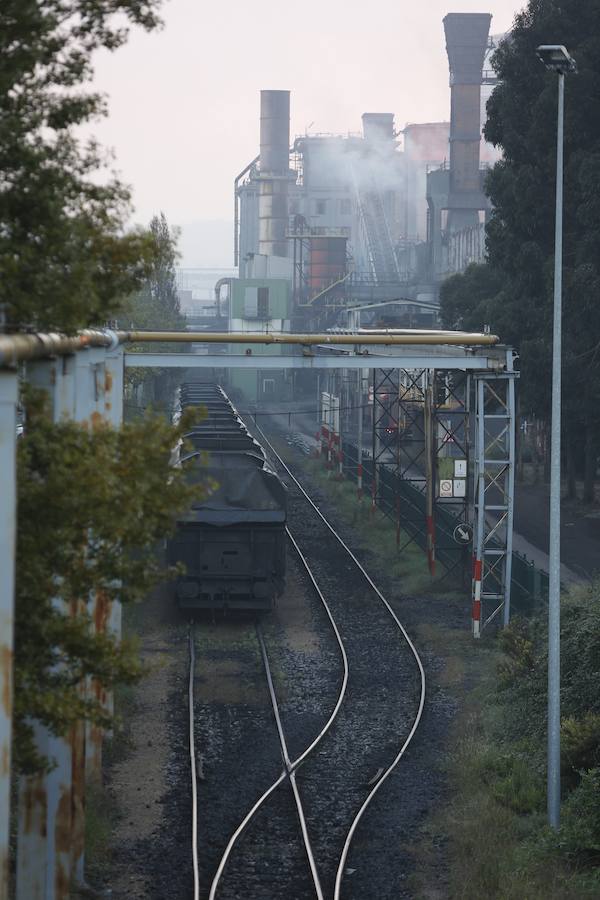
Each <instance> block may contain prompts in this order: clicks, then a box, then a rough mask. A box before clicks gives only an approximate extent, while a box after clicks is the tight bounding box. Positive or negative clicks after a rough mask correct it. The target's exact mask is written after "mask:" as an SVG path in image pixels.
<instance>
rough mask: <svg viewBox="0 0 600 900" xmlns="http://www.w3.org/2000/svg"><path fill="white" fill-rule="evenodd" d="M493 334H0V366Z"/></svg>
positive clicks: (472, 341) (490, 341)
mask: <svg viewBox="0 0 600 900" xmlns="http://www.w3.org/2000/svg"><path fill="white" fill-rule="evenodd" d="M499 340H500V339H499V338H498V337H497V336H496V335H495V334H476V333H474V334H471V333H469V332H466V331H417V330H414V329H406V330H405V331H394V332H393V333H390V332H379V333H377V332H369V333H368V334H365V333H364V332H361V333H359V334H289V333H285V332H279V333H272V332H271V333H268V334H264V333H258V334H256V333H249V334H244V333H242V332H226V331H225V332H192V331H117V332H114V331H109V330H100V329H94V328H87V329H85V330H84V331H80V332H79V333H78V334H76V335H72V336H69V335H64V334H56V333H37V334H0V367H1V366H13V365H15V364H16V363H17V362H19V361H20V360H25V359H42V358H44V357H45V358H47V357H50V356H65V355H67V354H69V353H76V352H77V351H78V350H83V349H85V348H86V347H110V346H117V344H135V343H140V342H143V341H147V342H148V343H159V342H164V343H177V344H192V343H199V342H201V343H204V344H300V345H303V346H315V345H317V344H321V345H323V344H327V345H329V346H339V345H342V346H348V345H350V346H356V345H377V346H390V345H392V346H393V345H399V344H400V345H402V344H403V345H409V344H417V345H418V344H421V345H425V344H427V345H438V346H442V345H444V344H446V345H448V344H450V345H454V346H461V347H465V346H466V347H483V346H488V347H489V346H493V345H494V344H497V343H498V342H499Z"/></svg>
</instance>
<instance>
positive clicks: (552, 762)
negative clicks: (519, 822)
mask: <svg viewBox="0 0 600 900" xmlns="http://www.w3.org/2000/svg"><path fill="white" fill-rule="evenodd" d="M537 55H538V57H539V58H540V59H541V61H542V62H543V63H544V65H545V66H546V68H547V69H549V70H550V71H552V72H556V73H557V74H558V123H557V135H556V222H555V233H554V314H553V328H552V427H551V448H550V547H549V556H550V584H549V589H548V773H547V777H548V824H549V825H550V826H551V827H552V828H559V826H560V431H561V409H560V404H561V365H562V348H561V344H562V244H563V146H564V112H565V74H566V73H567V72H576V71H577V66H576V63H575V60H574V59H573V58H572V57H571V56H569V54H568V52H567V50H566V48H565V47H563V46H562V45H559V44H551V45H543V46H541V47H538V48H537Z"/></svg>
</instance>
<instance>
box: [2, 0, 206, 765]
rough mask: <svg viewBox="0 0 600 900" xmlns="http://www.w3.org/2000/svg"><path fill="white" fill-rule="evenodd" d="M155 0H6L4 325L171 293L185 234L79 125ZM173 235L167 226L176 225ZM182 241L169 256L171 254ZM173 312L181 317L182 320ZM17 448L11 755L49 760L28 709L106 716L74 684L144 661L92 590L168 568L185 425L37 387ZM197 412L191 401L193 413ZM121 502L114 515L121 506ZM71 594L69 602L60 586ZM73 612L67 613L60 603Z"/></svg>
mask: <svg viewBox="0 0 600 900" xmlns="http://www.w3.org/2000/svg"><path fill="white" fill-rule="evenodd" d="M159 5H160V0H4V2H3V4H2V27H1V28H0V49H1V53H0V327H1V326H2V324H3V322H2V319H3V316H2V313H3V314H4V318H6V319H7V323H6V324H7V325H8V328H10V329H13V330H17V329H19V328H21V329H22V328H23V327H24V326H33V327H36V328H39V329H52V330H62V331H67V332H70V331H74V330H76V329H77V328H80V327H83V326H87V325H91V324H98V323H99V322H102V321H103V320H105V319H106V318H108V317H109V316H111V315H113V314H114V312H115V311H116V310H117V309H118V308H119V306H120V305H121V303H122V298H123V297H126V296H129V295H130V294H131V293H132V292H134V291H136V290H138V289H140V288H141V286H142V285H143V284H144V280H145V279H146V278H147V277H148V276H149V274H150V273H152V272H153V271H155V272H159V273H162V274H160V276H157V277H158V282H160V292H159V293H160V294H161V296H162V297H163V299H164V298H167V297H168V298H170V299H169V301H168V302H169V303H171V307H172V308H171V315H172V317H176V315H177V312H178V310H177V308H176V305H175V299H176V295H175V294H174V292H173V287H174V285H173V277H172V276H173V260H174V256H173V252H174V245H173V243H172V241H171V238H170V236H169V239H168V240H167V237H166V235H165V229H166V223H165V222H164V219H163V220H157V222H156V223H153V225H155V227H154V228H152V229H151V230H150V232H145V231H134V232H129V233H125V232H124V222H125V220H126V217H127V215H128V211H129V193H128V190H127V189H126V188H125V187H124V186H123V185H122V184H120V182H119V181H118V180H117V179H115V178H112V179H109V180H108V181H107V182H106V183H104V184H100V183H99V178H98V169H99V167H100V166H101V164H102V162H103V157H102V153H101V151H100V148H99V147H98V145H97V144H96V143H95V142H94V141H91V142H89V143H88V144H86V145H84V144H83V143H82V142H81V141H80V140H79V139H78V138H77V137H76V133H75V128H76V127H77V126H79V125H80V124H82V123H84V122H87V121H89V120H90V119H92V118H93V117H95V116H98V115H101V114H102V113H103V111H104V101H103V99H102V98H101V97H99V96H98V95H97V94H93V93H89V92H87V93H86V92H85V91H84V90H83V88H82V86H83V85H84V84H85V82H87V81H89V79H90V76H91V73H92V69H91V55H92V53H93V51H94V50H96V49H98V48H100V47H104V48H107V49H110V50H114V49H116V48H117V47H119V46H120V45H121V44H122V43H123V42H124V41H125V39H126V37H127V27H128V25H129V24H136V25H140V26H141V27H143V28H145V29H152V28H155V27H156V26H157V25H158V24H159V21H158V18H157V14H156V11H157V9H158V6H159ZM166 231H167V233H168V229H166ZM169 254H171V255H169ZM170 321H175V318H172V319H171V320H170ZM24 407H25V410H26V417H25V431H24V434H23V436H22V438H21V439H20V441H19V450H18V457H19V458H18V523H17V525H18V528H17V573H16V575H17V577H16V603H15V618H16V629H15V666H14V674H15V699H14V717H15V728H14V734H15V761H16V764H17V766H18V768H20V770H21V771H24V772H32V771H36V770H39V769H40V767H43V766H44V765H46V763H47V761H46V760H43V759H40V757H39V756H38V754H37V752H36V748H35V745H34V742H33V734H32V726H31V722H32V721H33V720H38V721H40V722H42V723H44V724H45V725H46V726H47V727H48V728H49V729H50V730H51V731H52V732H54V733H56V734H65V733H66V732H67V731H68V729H69V727H70V726H71V725H72V724H73V723H74V722H75V721H78V720H80V719H82V718H86V719H92V720H95V721H97V722H100V723H106V722H107V716H106V712H105V710H103V709H102V708H101V706H100V705H99V704H98V703H97V702H95V701H94V700H93V699H91V700H90V699H89V698H88V699H85V698H83V697H82V694H81V692H80V691H79V685H80V683H81V682H82V680H83V679H84V678H86V677H87V676H90V677H92V678H94V679H96V680H97V682H98V683H100V684H101V685H103V686H104V687H107V688H109V687H111V686H112V685H113V684H114V683H115V682H117V681H129V680H131V679H133V678H135V677H137V675H138V674H139V663H138V662H137V660H136V659H135V657H134V656H133V655H132V653H131V648H130V647H128V645H127V644H118V643H117V642H116V641H115V640H114V638H113V637H111V635H109V634H103V633H101V632H99V631H96V630H95V629H94V628H93V623H92V622H91V621H90V617H89V615H88V612H87V599H88V598H89V596H90V595H91V594H92V593H94V592H95V593H96V594H97V596H102V597H103V598H105V599H113V598H115V597H118V598H119V599H120V600H122V601H128V600H135V599H138V598H140V597H142V596H143V595H144V593H145V592H146V591H147V590H148V588H149V587H150V586H151V585H152V584H154V583H155V582H156V581H157V580H158V578H159V575H162V574H164V573H162V572H160V571H159V566H158V564H157V561H156V558H155V545H156V542H157V540H159V539H162V538H163V537H164V536H165V534H166V533H167V531H168V529H169V527H170V526H171V525H172V524H173V521H174V518H175V515H176V513H177V512H178V511H179V510H182V509H185V508H186V507H187V506H188V505H189V503H190V501H191V499H192V497H201V496H203V494H204V492H205V490H206V485H203V484H200V485H197V486H196V487H194V488H193V489H192V488H190V487H188V486H187V485H186V483H185V478H184V473H183V471H182V470H181V469H173V468H172V467H171V466H170V464H169V462H170V455H171V450H172V447H173V446H174V444H175V443H176V442H177V441H178V440H179V439H180V437H181V436H182V434H183V433H184V432H185V431H186V430H187V429H188V428H189V419H187V421H186V418H187V417H185V416H184V417H183V419H182V420H181V421H180V422H179V424H178V426H177V427H171V426H170V425H169V424H168V423H167V422H166V421H165V420H164V419H158V418H147V419H145V420H142V421H139V422H136V423H133V424H131V425H126V426H124V427H123V428H122V429H120V430H118V431H117V430H114V429H112V428H110V427H108V426H102V425H101V426H98V427H95V428H92V429H89V430H88V429H86V428H85V427H84V426H82V425H79V424H75V423H72V422H61V423H59V424H53V423H52V422H51V421H50V420H49V419H48V417H47V416H46V415H45V411H44V407H43V403H42V401H41V400H40V399H39V397H37V396H34V395H31V394H29V393H27V394H26V395H25V397H24ZM188 415H189V414H188ZM115 510H118V515H116V514H115ZM57 597H60V601H58V600H57V599H56V598H57ZM66 609H69V611H70V612H75V614H74V615H66V612H65V610H66Z"/></svg>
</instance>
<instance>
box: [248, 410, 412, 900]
mask: <svg viewBox="0 0 600 900" xmlns="http://www.w3.org/2000/svg"><path fill="white" fill-rule="evenodd" d="M256 429H257V431H259V432H260V435H261V438H262V441H263V442H264V445H266V446H267V447H268V448H269V451H270V453H271V454H272V455H273V457H274V458H275V459H276V460H277V463H278V464H279V465H280V466H281V468H283V469H284V471H285V472H286V474H287V475H288V477H289V478H290V479H291V480H292V481H293V482H294V484H295V486H296V487H297V488H298V490H299V491H300V492H301V494H302V495H303V497H304V498H305V499H306V500H307V501H308V503H309V504H310V506H311V507H312V509H313V510H314V511H315V512H316V513H317V515H318V516H319V518H320V519H321V520H322V522H323V523H324V525H325V526H326V527H327V529H328V530H329V531H330V532H331V534H332V535H333V537H334V538H335V539H336V540H337V541H338V542H339V544H340V545H341V546H342V547H343V549H344V550H345V551H346V553H347V554H348V556H349V557H350V558H351V560H352V562H353V563H354V564H355V566H356V567H357V568H358V570H359V571H360V573H361V574H362V576H363V577H364V578H365V580H366V581H367V583H368V584H369V586H370V587H371V588H372V589H373V591H374V592H375V594H376V596H377V597H378V598H379V600H380V601H381V603H382V604H383V606H384V607H385V609H386V610H387V612H388V613H389V615H390V616H391V618H392V620H393V621H394V623H395V625H396V626H397V628H398V629H399V631H400V633H401V635H402V637H403V638H404V640H405V641H406V643H407V644H408V647H409V649H410V652H411V654H412V655H413V657H414V659H415V661H416V664H417V667H418V671H419V679H420V691H419V701H418V707H417V711H416V715H415V717H414V721H413V723H412V726H411V728H410V731H409V733H408V735H407V737H406V738H405V740H404V741H403V742H402V744H401V745H400V747H399V749H398V752H397V753H396V755H395V757H394V759H393V760H392V762H391V763H390V765H389V766H387V768H385V769H384V771H383V772H382V773H381V775H380V776H379V778H378V779H377V780H376V783H375V784H374V786H373V787H372V789H371V790H370V791H369V793H368V795H367V796H366V798H365V799H364V801H363V803H362V805H361V806H360V808H359V810H358V812H357V813H356V815H355V817H354V819H353V821H352V823H351V826H350V828H349V830H348V834H347V836H346V840H345V842H344V847H343V850H342V854H341V856H340V860H339V863H338V867H337V872H336V878H335V888H334V900H339V898H340V896H341V889H342V880H343V877H344V872H345V868H346V862H347V859H348V853H349V851H350V846H351V844H352V840H353V838H354V835H355V833H356V829H357V827H358V825H359V823H360V821H361V819H362V817H363V815H364V813H365V812H366V810H367V809H368V807H369V806H370V805H371V803H372V801H373V799H374V798H375V796H376V794H377V793H378V791H379V790H380V788H381V787H382V785H383V784H384V783H385V782H386V781H387V779H388V778H389V776H390V775H391V774H392V772H393V771H394V770H395V769H396V767H397V766H398V764H399V763H400V760H401V759H402V757H403V756H404V754H405V753H406V750H407V749H408V747H409V745H410V743H411V741H412V739H413V737H414V736H415V733H416V731H417V729H418V727H419V724H420V721H421V718H422V715H423V709H424V706H425V670H424V668H423V663H422V661H421V658H420V656H419V654H418V651H417V649H416V647H415V645H414V643H413V642H412V640H411V638H410V636H409V635H408V632H407V631H406V629H405V628H404V626H403V625H402V623H401V622H400V620H399V618H398V616H397V615H396V613H395V612H394V610H393V608H392V606H391V605H390V603H389V602H388V600H387V599H386V598H385V597H384V595H383V594H382V592H381V591H380V589H379V588H378V587H377V585H376V584H375V582H374V581H373V579H372V578H371V576H370V575H369V573H368V572H367V571H366V569H365V568H364V566H363V565H362V564H361V563H360V561H359V560H358V559H357V557H356V556H355V554H354V553H353V552H352V550H351V549H350V548H349V547H348V545H347V544H346V543H345V541H344V540H343V538H342V537H341V536H340V535H339V534H338V532H337V531H336V530H335V528H334V527H333V526H332V525H331V523H330V522H329V520H328V519H327V518H326V517H325V516H324V515H323V513H322V512H321V510H320V509H319V507H318V506H317V504H316V503H315V502H314V501H313V499H312V498H311V497H310V496H309V494H308V493H307V491H306V490H305V489H304V487H303V486H302V484H301V483H300V481H299V480H298V479H297V478H296V476H295V475H294V473H293V472H292V471H291V469H290V468H289V466H288V465H287V464H286V463H285V461H284V460H283V459H282V457H281V456H280V454H279V453H277V451H276V450H275V448H274V447H273V445H272V443H271V442H270V441H269V439H268V438H267V436H266V434H265V433H264V431H263V430H262V429H261V428H260V426H258V425H257V426H256Z"/></svg>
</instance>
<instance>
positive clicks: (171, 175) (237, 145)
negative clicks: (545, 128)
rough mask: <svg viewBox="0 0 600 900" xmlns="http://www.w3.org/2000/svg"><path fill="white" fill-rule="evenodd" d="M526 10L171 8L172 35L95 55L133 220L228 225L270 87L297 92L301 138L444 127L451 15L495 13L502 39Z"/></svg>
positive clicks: (384, 2)
mask: <svg viewBox="0 0 600 900" xmlns="http://www.w3.org/2000/svg"><path fill="white" fill-rule="evenodd" d="M523 5H524V0H523V2H516V3H515V2H514V0H487V2H483V3H481V2H476V0H460V2H458V3H456V4H453V3H449V2H448V0H446V2H440V0H412V2H406V0H404V2H403V0H370V2H365V0H360V2H359V0H303V2H301V3H295V4H294V3H282V2H281V0H260V2H258V3H256V4H246V3H241V2H240V0H237V2H235V0H213V2H208V0H169V2H166V3H165V5H164V8H163V18H164V20H165V27H164V28H163V29H162V30H161V31H159V32H157V33H154V34H150V35H147V34H145V33H144V32H141V31H133V32H132V34H131V38H130V41H129V43H128V44H127V46H125V47H124V48H122V49H120V50H118V51H117V52H116V53H113V54H109V53H104V52H103V53H101V54H99V55H98V57H97V60H96V73H97V77H96V86H97V88H98V89H100V90H102V91H104V92H106V93H107V94H108V97H109V108H110V115H109V118H108V119H107V120H106V121H103V122H100V123H98V124H95V125H94V127H93V129H92V130H93V132H94V134H96V135H97V136H98V137H99V138H100V140H101V142H102V143H103V144H104V145H106V146H110V147H112V148H113V149H114V151H115V153H116V167H117V169H118V170H119V171H120V173H121V175H122V177H123V178H124V180H125V181H126V182H128V183H129V184H131V185H132V186H133V191H134V201H135V205H136V215H135V219H136V221H140V222H146V221H148V220H149V218H150V217H151V216H152V215H153V213H155V212H156V211H158V210H161V209H162V210H164V212H165V213H166V215H167V218H168V220H169V221H170V222H171V223H173V224H175V223H177V224H185V223H189V222H193V221H198V220H207V219H210V220H214V219H231V218H232V184H233V179H234V177H235V175H236V174H237V173H238V172H239V171H240V170H241V169H243V168H244V166H245V165H246V164H247V163H248V162H249V161H250V160H251V159H252V158H253V157H254V156H255V155H256V154H257V153H258V133H259V91H260V90H261V88H271V89H273V88H274V89H281V90H290V91H291V92H292V96H291V116H292V129H291V130H292V137H293V136H294V135H295V134H300V133H304V132H305V131H306V129H307V128H309V130H310V131H322V132H347V131H359V130H360V125H361V122H360V117H361V114H362V113H363V112H393V113H394V114H395V117H396V127H402V126H403V125H405V124H406V123H407V122H427V121H438V120H443V119H447V118H448V117H449V106H450V97H449V89H448V64H447V58H446V52H445V42H444V32H443V26H442V19H443V17H444V15H445V14H446V13H447V12H491V13H492V15H493V19H492V33H499V32H502V31H505V30H507V29H508V28H509V27H510V25H511V22H512V19H513V16H514V14H515V12H516V11H518V10H519V9H520V8H521V7H522V6H523Z"/></svg>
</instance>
